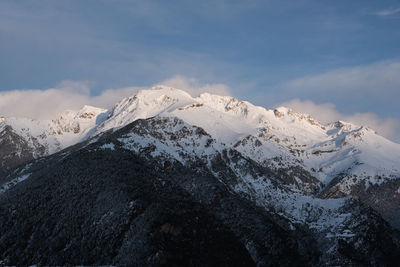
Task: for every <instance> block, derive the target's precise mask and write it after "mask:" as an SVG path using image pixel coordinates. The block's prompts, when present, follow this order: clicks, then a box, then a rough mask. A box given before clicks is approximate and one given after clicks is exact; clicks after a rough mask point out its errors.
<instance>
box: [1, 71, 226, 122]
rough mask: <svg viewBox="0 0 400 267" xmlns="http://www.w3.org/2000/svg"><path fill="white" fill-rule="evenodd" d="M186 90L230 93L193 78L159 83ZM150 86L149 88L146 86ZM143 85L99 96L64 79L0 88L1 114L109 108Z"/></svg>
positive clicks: (87, 86) (51, 113)
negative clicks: (41, 86)
mask: <svg viewBox="0 0 400 267" xmlns="http://www.w3.org/2000/svg"><path fill="white" fill-rule="evenodd" d="M159 84H164V85H168V86H172V87H176V88H179V89H183V90H185V91H187V92H189V93H190V94H191V95H192V96H197V95H199V94H200V93H203V92H210V93H214V94H220V95H229V94H230V91H229V88H228V86H226V85H224V84H205V85H203V84H201V83H199V82H198V81H197V80H196V79H194V78H185V77H183V76H175V77H172V78H171V79H168V80H165V81H163V82H160V83H159ZM147 88H149V87H147ZM140 89H145V87H135V86H133V87H125V88H116V89H108V90H104V91H102V93H101V94H100V95H98V96H91V94H90V91H91V88H90V83H88V82H74V81H63V82H61V83H60V84H59V85H58V86H56V87H55V88H49V89H45V90H12V91H0V115H2V116H6V117H28V118H40V119H41V118H52V117H54V115H55V114H57V113H59V112H62V111H64V110H67V109H72V110H78V109H80V108H81V107H82V106H84V105H92V106H95V107H101V108H107V109H109V108H112V106H113V105H114V104H116V103H117V102H118V101H119V100H121V99H122V98H124V97H127V96H131V95H135V94H136V92H137V91H138V90H140Z"/></svg>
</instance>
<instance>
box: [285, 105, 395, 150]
mask: <svg viewBox="0 0 400 267" xmlns="http://www.w3.org/2000/svg"><path fill="white" fill-rule="evenodd" d="M280 106H286V107H290V108H292V109H293V110H295V111H297V112H300V113H307V114H310V115H311V116H312V117H314V118H315V119H317V120H319V121H320V122H322V123H331V122H334V121H338V120H342V121H346V122H351V123H354V124H356V125H365V126H369V127H371V128H372V129H374V130H375V131H377V132H378V133H379V134H380V135H382V136H384V137H386V138H389V139H391V140H394V141H396V142H399V141H400V136H399V134H398V133H399V131H400V121H399V120H398V119H394V118H386V119H383V118H379V117H378V116H377V115H376V114H374V113H355V114H343V113H341V112H340V111H338V110H337V109H336V107H335V105H334V104H332V103H324V104H316V103H314V102H312V101H309V100H305V101H303V100H300V99H293V100H291V101H288V102H284V103H282V104H281V105H280Z"/></svg>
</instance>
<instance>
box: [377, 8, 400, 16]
mask: <svg viewBox="0 0 400 267" xmlns="http://www.w3.org/2000/svg"><path fill="white" fill-rule="evenodd" d="M397 13H400V7H399V8H395V9H385V10H381V11H378V12H376V13H375V15H378V16H381V17H386V16H390V15H394V14H397Z"/></svg>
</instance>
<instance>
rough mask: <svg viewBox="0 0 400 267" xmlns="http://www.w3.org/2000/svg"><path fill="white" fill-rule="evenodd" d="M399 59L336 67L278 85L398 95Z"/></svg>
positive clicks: (390, 97)
mask: <svg viewBox="0 0 400 267" xmlns="http://www.w3.org/2000/svg"><path fill="white" fill-rule="evenodd" d="M399 73H400V61H385V62H380V63H374V64H369V65H364V66H356V67H348V68H340V69H337V70H333V71H329V72H326V73H322V74H318V75H311V76H306V77H303V78H299V79H295V80H292V81H290V82H287V83H285V84H283V85H281V88H283V89H284V90H285V91H287V92H289V93H293V92H296V94H297V95H299V94H301V93H308V94H331V95H332V96H337V95H343V94H345V95H346V96H348V97H360V95H364V96H369V97H374V98H376V99H386V100H393V99H398V98H399V97H400V93H399V88H400V75H399Z"/></svg>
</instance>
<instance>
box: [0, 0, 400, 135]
mask: <svg viewBox="0 0 400 267" xmlns="http://www.w3.org/2000/svg"><path fill="white" fill-rule="evenodd" d="M0 59H1V60H0V92H3V94H5V93H11V92H12V91H13V90H21V89H38V90H46V89H48V88H60V86H59V85H60V83H62V81H73V82H80V83H84V84H85V85H86V86H87V87H88V88H89V89H88V92H86V93H87V94H89V95H91V96H97V95H101V94H102V92H104V90H107V89H110V88H125V87H129V86H150V85H153V84H155V83H158V82H161V81H165V80H170V79H171V78H172V77H177V76H178V77H180V78H181V79H189V81H192V82H191V83H192V84H193V81H194V80H195V83H196V85H197V86H202V85H206V84H223V85H225V86H227V88H229V92H230V93H231V94H232V95H234V96H236V97H239V98H241V99H246V100H249V101H251V102H253V103H255V104H258V105H262V106H265V107H273V106H275V105H277V104H280V103H286V104H288V105H294V106H295V107H296V108H297V109H299V110H300V111H303V110H305V111H309V112H310V113H313V112H314V113H317V112H316V111H315V110H310V105H311V104H310V103H312V104H314V105H315V108H318V107H319V108H321V107H327V105H328V106H329V107H330V109H332V110H334V112H336V115H337V114H339V115H338V116H342V117H344V118H350V117H351V116H355V115H357V114H364V115H365V114H370V115H371V116H375V117H374V118H375V119H381V120H386V122H387V123H389V122H390V123H391V127H392V129H391V130H392V131H393V132H395V131H397V130H399V121H400V109H399V108H398V104H399V98H400V2H399V1H365V0H364V1H340V0H339V1H325V0H319V1H316V0H315V1H314V0H299V1H282V0H281V1H274V0H271V1H268V0H266V1H258V0H249V1H235V0H232V1H227V0H221V1H219V0H215V1H208V0H203V1H176V0H171V1H152V0H147V1H127V0H109V1H103V0H79V1H74V0H69V1H50V0H48V1H47V0H38V1H23V0H22V1H13V0H2V1H1V2H0ZM64 83H65V82H64ZM0 97H1V95H0ZM3 99H5V98H4V97H3ZM296 101H297V102H296ZM307 101H311V102H307ZM0 103H1V100H0ZM0 111H3V110H2V109H1V107H0ZM3 113H4V111H3ZM328 117H329V116H328ZM396 127H397V128H396ZM396 129H397V130H396ZM393 136H394V137H393ZM392 139H394V140H400V135H398V134H397V135H396V134H395V135H393V134H392Z"/></svg>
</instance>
